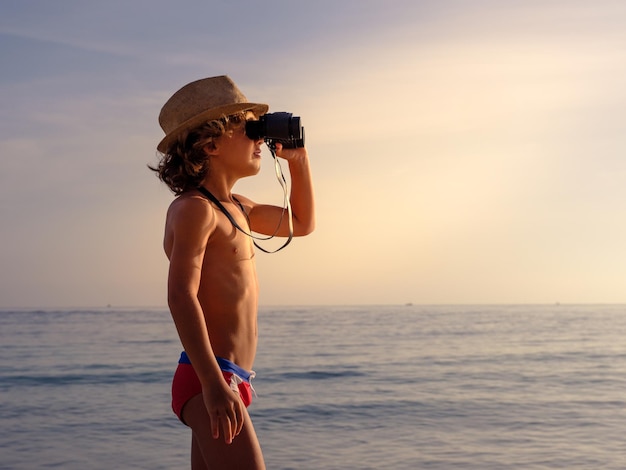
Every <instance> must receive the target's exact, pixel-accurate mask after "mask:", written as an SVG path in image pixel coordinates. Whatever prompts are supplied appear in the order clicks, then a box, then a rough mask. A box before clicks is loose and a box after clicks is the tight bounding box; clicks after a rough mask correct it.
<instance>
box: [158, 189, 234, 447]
mask: <svg viewBox="0 0 626 470" xmlns="http://www.w3.org/2000/svg"><path fill="white" fill-rule="evenodd" d="M175 204H176V205H175V207H173V208H172V209H171V211H170V214H169V215H168V230H169V236H171V237H173V239H172V240H171V245H170V247H171V250H170V253H169V259H170V268H169V274H168V305H169V308H170V312H171V313H172V318H173V320H174V323H175V325H176V329H177V330H178V335H179V337H180V340H181V343H182V344H183V347H184V349H185V351H186V352H187V355H188V356H189V359H190V361H191V363H192V364H193V368H194V370H195V372H196V374H197V375H198V378H199V380H200V383H201V384H202V394H203V398H204V403H205V406H206V408H207V412H208V414H209V418H210V419H211V429H212V430H213V437H214V438H218V437H219V435H220V427H221V428H222V436H223V437H224V439H225V441H226V442H227V443H230V442H232V439H233V438H234V437H235V436H236V435H237V434H239V432H240V431H241V429H242V427H243V419H244V418H243V417H244V413H243V404H242V403H241V400H240V399H239V396H238V395H237V394H236V393H234V392H233V391H232V390H231V389H230V388H229V387H228V385H227V384H226V382H225V380H224V379H223V376H222V372H221V370H220V368H219V365H218V364H217V360H216V359H215V355H214V354H213V349H212V347H211V342H210V339H209V333H208V331H207V327H206V322H205V319H204V314H203V311H202V307H201V305H200V302H199V301H198V289H199V286H200V279H201V274H202V264H203V261H204V253H205V250H206V245H207V242H208V239H209V235H210V234H211V232H212V231H213V230H215V225H216V217H215V212H214V209H213V208H212V207H211V206H210V205H209V204H208V203H206V202H205V201H203V200H200V199H198V198H186V199H184V200H177V201H176V202H175Z"/></svg>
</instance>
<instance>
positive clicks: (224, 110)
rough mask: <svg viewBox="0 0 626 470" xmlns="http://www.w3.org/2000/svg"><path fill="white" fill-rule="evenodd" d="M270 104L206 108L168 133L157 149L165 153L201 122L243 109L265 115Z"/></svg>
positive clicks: (236, 104)
mask: <svg viewBox="0 0 626 470" xmlns="http://www.w3.org/2000/svg"><path fill="white" fill-rule="evenodd" d="M268 109H269V106H268V105H266V104H261V103H233V104H229V105H225V106H219V107H217V108H212V109H208V110H206V111H205V112H204V113H200V114H198V115H196V116H194V117H192V118H191V119H188V120H187V121H185V122H183V123H182V124H181V125H179V126H178V127H177V128H176V129H174V130H173V131H171V132H170V133H169V134H167V135H166V136H165V137H164V138H163V140H161V142H159V145H157V150H158V151H159V152H161V153H165V152H166V151H167V149H168V147H169V146H170V145H171V144H172V143H173V142H174V141H175V140H176V139H177V138H178V136H179V135H181V134H182V133H183V132H184V131H186V130H190V129H193V128H194V127H197V126H199V125H200V124H202V123H204V122H207V121H211V120H213V119H219V118H221V117H224V116H230V115H233V114H236V113H240V112H242V111H253V112H254V113H255V114H256V115H257V117H259V116H262V115H264V114H265V113H267V111H268Z"/></svg>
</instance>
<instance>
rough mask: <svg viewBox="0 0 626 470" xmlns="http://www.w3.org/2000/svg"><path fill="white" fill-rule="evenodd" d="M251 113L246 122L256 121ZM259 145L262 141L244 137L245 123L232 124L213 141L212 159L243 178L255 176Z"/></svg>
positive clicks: (258, 166) (258, 167)
mask: <svg viewBox="0 0 626 470" xmlns="http://www.w3.org/2000/svg"><path fill="white" fill-rule="evenodd" d="M256 119H257V117H256V116H255V115H254V113H252V112H251V111H248V113H247V114H246V121H250V120H256ZM261 144H263V139H258V140H252V139H250V138H248V136H247V135H246V123H245V122H240V123H237V124H233V125H232V126H231V127H230V128H229V129H228V130H227V131H226V133H225V134H224V135H222V136H221V137H219V138H218V139H217V140H215V153H214V155H213V156H214V157H218V158H220V160H221V163H222V164H224V165H226V166H227V167H229V168H232V169H233V170H236V171H237V173H239V174H240V175H241V177H244V176H252V175H256V174H257V173H258V172H259V170H260V169H261Z"/></svg>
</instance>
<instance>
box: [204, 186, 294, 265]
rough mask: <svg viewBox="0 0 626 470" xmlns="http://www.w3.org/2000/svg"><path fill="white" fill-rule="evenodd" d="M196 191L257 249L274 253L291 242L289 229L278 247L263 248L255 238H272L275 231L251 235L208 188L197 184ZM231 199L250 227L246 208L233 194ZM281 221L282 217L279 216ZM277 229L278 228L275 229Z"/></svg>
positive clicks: (291, 236) (291, 235)
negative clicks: (268, 233)
mask: <svg viewBox="0 0 626 470" xmlns="http://www.w3.org/2000/svg"><path fill="white" fill-rule="evenodd" d="M197 189H198V191H200V192H201V193H202V195H204V196H205V197H206V198H207V199H208V200H209V201H211V202H212V203H213V204H215V205H216V206H217V208H218V209H219V210H220V211H221V212H222V213H223V214H224V215H225V216H226V218H227V219H228V220H229V221H230V223H231V224H233V227H235V229H237V230H239V231H240V232H241V233H243V234H245V235H247V236H249V237H250V238H252V241H253V243H254V246H256V247H257V248H258V249H259V250H261V251H263V252H265V253H276V252H277V251H280V250H282V249H283V248H285V247H286V246H287V245H289V243H291V240H292V238H293V233H292V232H291V230H290V231H289V237H288V238H287V241H286V242H285V243H284V244H283V245H282V246H281V247H279V248H277V249H276V250H273V251H270V250H266V249H265V248H263V247H262V246H260V245H259V244H258V243H257V242H256V240H270V239H272V238H274V236H275V235H276V233H274V234H273V235H270V236H269V237H257V236H255V235H253V234H252V233H250V232H249V231H246V230H244V229H242V228H241V226H240V225H239V224H238V223H237V221H236V220H235V218H234V217H233V216H232V215H231V213H230V212H228V209H226V208H225V207H224V205H223V204H222V203H221V202H220V201H219V199H217V198H216V197H215V196H214V195H213V194H212V193H211V192H210V191H209V190H208V189H206V188H205V187H203V186H199V187H198V188H197ZM233 199H234V200H235V202H236V203H237V205H239V208H240V209H241V212H243V215H245V216H246V219H247V220H248V229H250V219H248V214H247V213H246V210H245V209H244V207H243V205H242V204H241V202H239V200H238V199H237V198H236V197H235V196H233ZM281 221H282V218H281ZM279 226H280V222H279ZM276 230H277V231H278V228H277V229H276Z"/></svg>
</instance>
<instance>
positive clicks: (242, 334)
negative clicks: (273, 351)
mask: <svg viewBox="0 0 626 470" xmlns="http://www.w3.org/2000/svg"><path fill="white" fill-rule="evenodd" d="M267 110H268V106H267V105H265V104H258V103H250V102H248V100H247V99H246V98H245V96H244V95H243V94H242V93H241V91H239V89H238V88H237V86H236V85H235V83H234V82H233V81H232V80H231V79H230V78H228V77H226V76H219V77H211V78H206V79H202V80H198V81H195V82H192V83H189V84H188V85H185V86H184V87H183V88H181V89H180V90H179V91H177V92H176V93H175V94H174V95H173V96H172V97H171V98H170V99H169V100H168V101H167V102H166V104H165V105H164V106H163V109H162V110H161V114H160V115H159V123H160V124H161V127H162V128H163V130H164V131H165V134H166V136H165V137H164V138H163V140H162V141H161V142H160V143H159V145H158V147H157V148H158V150H159V151H160V152H161V154H162V158H161V161H160V162H159V165H158V166H157V168H153V170H154V171H156V172H157V174H158V176H159V178H160V179H161V180H162V181H164V182H165V183H166V184H167V185H168V186H169V187H170V189H171V190H172V191H173V192H174V193H175V194H176V195H177V197H176V199H175V200H174V201H173V202H172V204H171V205H170V207H169V210H168V212H167V219H166V224H165V239H164V248H165V253H166V254H167V257H168V259H169V262H170V267H169V275H168V304H169V308H170V311H171V314H172V318H173V320H174V323H175V325H176V328H177V330H178V335H179V337H180V340H181V343H182V345H183V348H184V352H183V354H182V355H181V359H180V361H179V365H178V368H177V370H176V373H175V376H174V380H173V384H172V406H173V409H174V411H175V413H176V414H177V415H178V417H179V418H180V420H181V421H182V422H183V423H185V424H186V425H188V426H189V427H190V428H191V430H192V448H191V461H192V469H200V468H211V469H218V468H229V469H233V468H237V469H244V468H246V469H247V468H251V469H252V468H254V469H260V468H265V464H264V462H263V455H262V453H261V448H260V445H259V442H258V439H257V436H256V433H255V431H254V428H253V426H252V422H251V420H250V416H249V414H248V412H247V410H246V407H247V406H248V405H249V404H250V401H251V398H252V393H251V392H252V390H251V386H250V383H249V382H250V379H251V378H252V377H254V373H253V372H251V369H252V365H253V363H254V357H255V353H256V344H257V300H258V284H257V276H256V268H255V260H254V249H253V244H252V240H251V239H250V237H249V236H248V235H247V234H244V233H243V232H242V231H240V230H238V229H236V228H235V227H234V226H233V224H232V222H231V221H229V219H228V218H227V216H226V215H225V214H224V213H223V212H222V210H220V209H219V208H218V207H217V205H216V204H214V203H213V202H211V201H210V200H209V196H210V195H208V194H207V192H209V193H210V194H212V195H213V196H214V197H215V198H216V199H217V200H219V201H220V202H221V204H222V205H223V207H224V208H225V209H226V210H227V211H228V212H229V213H230V214H231V216H232V217H233V218H234V220H235V221H236V223H237V225H239V227H245V228H249V230H251V231H254V232H257V233H260V234H265V235H271V234H273V233H275V232H276V234H277V235H278V236H287V235H288V234H289V225H288V220H286V219H287V217H283V208H281V207H276V206H270V205H264V204H257V203H255V202H253V201H251V200H250V199H248V198H245V197H243V196H239V195H233V194H231V189H232V187H233V185H234V184H235V183H236V182H237V180H239V179H240V178H244V177H246V176H252V175H255V174H257V173H258V172H259V170H260V165H261V145H262V144H263V139H258V140H251V139H250V138H248V137H247V136H246V133H245V124H246V121H247V120H251V119H258V118H259V116H261V115H263V114H265V113H266V112H267ZM276 155H277V156H279V157H281V158H283V159H285V160H286V161H287V162H288V165H289V171H290V175H291V186H292V191H291V195H290V202H291V206H292V211H293V235H294V236H303V235H307V234H309V233H311V232H312V231H313V228H314V225H315V218H314V208H313V187H312V182H311V173H310V169H309V161H308V154H307V151H306V149H305V148H296V149H283V148H282V146H281V145H280V144H277V148H276ZM277 227H278V228H277Z"/></svg>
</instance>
